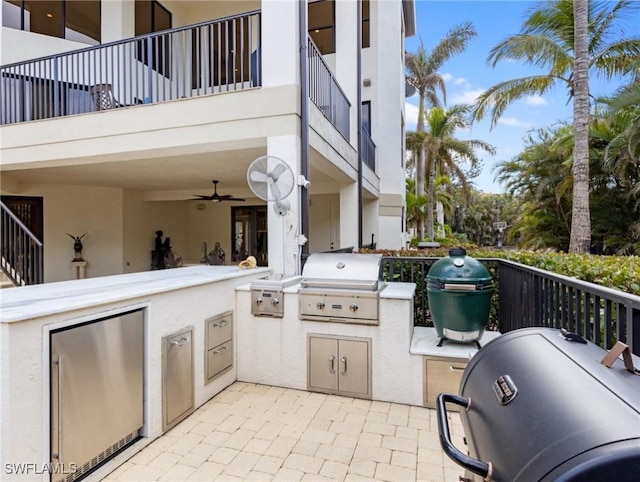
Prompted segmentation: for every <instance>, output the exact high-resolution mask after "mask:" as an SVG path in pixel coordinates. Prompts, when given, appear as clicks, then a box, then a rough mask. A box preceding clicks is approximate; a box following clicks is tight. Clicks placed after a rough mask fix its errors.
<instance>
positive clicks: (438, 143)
mask: <svg viewBox="0 0 640 482" xmlns="http://www.w3.org/2000/svg"><path fill="white" fill-rule="evenodd" d="M470 110H471V106H468V105H460V104H458V105H454V106H452V107H451V108H450V109H443V108H442V107H434V108H432V109H431V110H430V111H429V115H428V116H427V125H428V126H429V128H428V130H427V131H426V133H425V137H424V141H423V143H422V148H423V149H424V151H425V164H426V167H427V170H428V172H429V182H428V184H427V187H428V191H427V208H426V209H427V238H428V239H429V240H431V241H433V239H434V234H435V233H434V218H433V211H434V201H435V199H434V198H435V190H436V175H437V173H438V170H439V171H440V173H441V174H452V175H454V176H455V177H456V178H457V179H458V181H459V182H460V184H461V186H462V188H463V191H466V192H468V191H469V183H468V179H467V178H466V175H465V172H464V170H463V169H462V168H461V167H460V165H459V163H461V162H469V163H470V164H471V165H475V164H478V163H479V162H480V161H479V159H478V156H477V155H476V153H475V150H476V149H481V150H483V151H485V152H489V153H491V154H493V153H495V149H494V147H493V146H492V145H490V144H488V143H486V142H484V141H481V140H478V139H467V140H461V139H457V138H456V137H455V132H456V130H457V129H465V128H468V127H469V125H470V124H469V119H468V114H469V111H470ZM438 168H439V169H438ZM450 177H451V176H450Z"/></svg>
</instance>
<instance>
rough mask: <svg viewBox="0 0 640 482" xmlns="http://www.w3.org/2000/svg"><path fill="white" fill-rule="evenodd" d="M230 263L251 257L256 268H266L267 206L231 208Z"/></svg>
mask: <svg viewBox="0 0 640 482" xmlns="http://www.w3.org/2000/svg"><path fill="white" fill-rule="evenodd" d="M231 247H232V252H231V261H235V262H240V261H242V260H244V259H246V258H247V256H253V257H255V258H256V261H257V263H258V266H267V265H268V262H269V259H268V249H267V206H236V207H232V208H231Z"/></svg>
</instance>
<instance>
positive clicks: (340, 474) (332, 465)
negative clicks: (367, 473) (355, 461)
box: [320, 460, 349, 480]
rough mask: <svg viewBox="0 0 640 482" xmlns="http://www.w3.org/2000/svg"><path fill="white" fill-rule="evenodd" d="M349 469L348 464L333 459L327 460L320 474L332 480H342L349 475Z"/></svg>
mask: <svg viewBox="0 0 640 482" xmlns="http://www.w3.org/2000/svg"><path fill="white" fill-rule="evenodd" d="M348 470H349V465H348V464H343V463H341V462H334V461H333V460H327V461H325V463H324V464H322V467H321V468H320V475H322V476H324V477H327V478H329V479H331V480H342V479H344V478H345V476H346V475H347V471H348Z"/></svg>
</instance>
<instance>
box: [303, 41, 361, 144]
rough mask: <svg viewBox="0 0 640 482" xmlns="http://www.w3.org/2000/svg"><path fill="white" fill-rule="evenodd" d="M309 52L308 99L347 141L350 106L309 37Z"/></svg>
mask: <svg viewBox="0 0 640 482" xmlns="http://www.w3.org/2000/svg"><path fill="white" fill-rule="evenodd" d="M307 46H308V52H309V97H310V98H311V100H312V101H313V103H314V104H315V105H316V106H318V109H320V110H321V111H322V113H323V114H324V115H325V117H326V118H327V119H328V120H329V122H331V123H332V124H333V126H334V127H335V128H336V129H338V132H340V134H342V136H343V137H344V138H345V139H346V140H349V110H350V109H351V104H350V103H349V100H348V99H347V96H346V95H345V94H344V92H343V91H342V89H341V88H340V85H339V84H338V81H337V80H336V78H335V77H334V75H333V74H332V73H331V70H330V69H329V66H328V65H327V63H326V62H325V61H324V59H323V58H322V54H321V53H320V50H318V47H316V45H315V44H314V43H313V40H312V39H311V37H308V39H307Z"/></svg>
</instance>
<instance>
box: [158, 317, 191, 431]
mask: <svg viewBox="0 0 640 482" xmlns="http://www.w3.org/2000/svg"><path fill="white" fill-rule="evenodd" d="M192 336H193V331H192V330H191V329H189V330H188V331H183V332H181V333H178V334H176V335H173V336H171V337H165V338H164V339H163V345H164V347H163V351H164V353H163V355H164V357H163V362H164V367H163V368H164V370H163V384H162V385H163V386H162V388H163V408H164V417H163V427H164V430H168V429H169V428H171V427H172V426H173V425H175V424H176V423H178V422H179V421H180V420H182V419H183V418H185V417H186V416H187V415H188V414H189V413H190V412H191V411H192V410H193V408H194V387H193V342H192Z"/></svg>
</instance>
